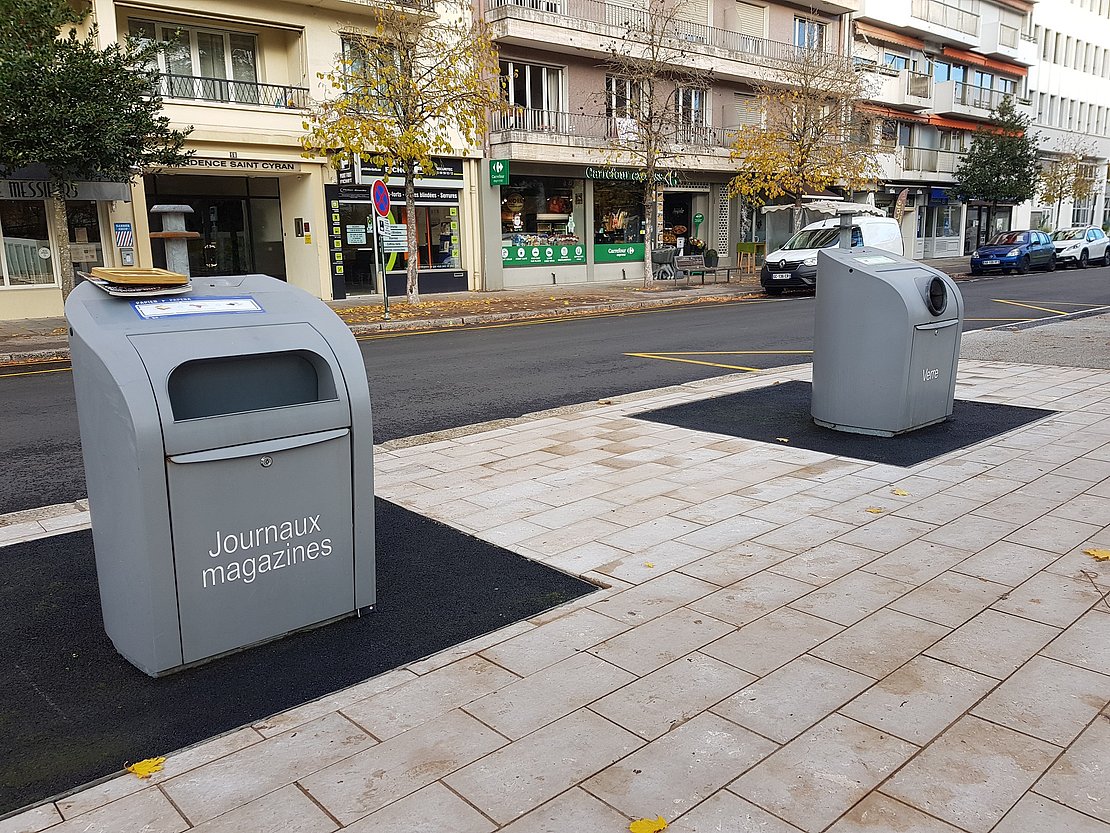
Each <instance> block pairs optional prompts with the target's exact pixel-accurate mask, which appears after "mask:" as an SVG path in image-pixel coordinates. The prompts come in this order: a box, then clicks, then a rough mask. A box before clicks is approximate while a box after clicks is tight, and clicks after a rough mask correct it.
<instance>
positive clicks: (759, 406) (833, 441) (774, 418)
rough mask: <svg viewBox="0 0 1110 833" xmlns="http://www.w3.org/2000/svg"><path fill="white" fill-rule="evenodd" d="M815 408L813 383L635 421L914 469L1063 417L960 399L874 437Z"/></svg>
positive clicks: (721, 398) (684, 406) (673, 407)
mask: <svg viewBox="0 0 1110 833" xmlns="http://www.w3.org/2000/svg"><path fill="white" fill-rule="evenodd" d="M809 408H810V384H809V383H808V382H783V383H782V384H778V385H768V386H767V387H763V388H753V389H752V390H746V391H741V392H740V393H733V394H729V395H728V396H718V397H715V398H713V399H702V400H699V401H697V402H687V403H685V404H682V405H671V406H669V407H666V408H660V409H658V410H655V411H644V412H642V413H638V414H631V416H634V417H636V418H638V419H646V420H649V421H651V422H659V423H662V424H664V425H675V426H678V427H679V428H688V429H690V430H692V431H708V432H710V433H713V434H724V435H726V436H729V437H739V438H741V439H745V440H755V441H756V442H762V443H769V444H771V445H778V446H782V445H787V446H789V447H791V448H804V449H807V450H808V451H820V452H822V453H824V454H833V455H835V456H837V457H851V458H853V459H856V460H868V461H870V462H873V463H885V464H888V465H891V466H901V467H906V466H914V465H917V464H918V463H923V462H924V461H926V460H930V459H932V458H933V457H938V456H940V455H941V454H947V453H948V452H950V451H956V450H958V449H961V448H966V447H967V446H969V445H974V444H975V443H978V442H982V441H983V440H989V439H990V438H991V437H996V436H998V435H999V434H1004V433H1006V432H1007V431H1011V430H1013V429H1014V428H1020V427H1021V426H1022V425H1027V424H1029V423H1030V422H1033V421H1035V420H1038V419H1042V418H1043V417H1046V416H1050V415H1051V414H1053V413H1055V411H1046V410H1042V409H1040V408H1022V407H1018V406H1015V405H1000V404H997V403H994V402H971V401H968V400H964V399H957V400H956V402H955V406H954V408H953V410H952V416H951V417H949V418H948V419H946V420H945V421H944V422H941V423H938V424H936V425H930V426H928V427H926V428H919V429H917V430H916V431H911V432H909V433H908V434H900V435H898V436H896V437H872V436H868V435H865V434H849V433H846V432H844V431H834V430H832V429H831V428H822V427H821V426H819V425H817V424H815V423H814V422H813V417H811V416H810V412H809ZM780 438H782V439H785V440H786V443H783V442H782V439H780Z"/></svg>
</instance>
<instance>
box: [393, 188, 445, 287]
mask: <svg viewBox="0 0 1110 833" xmlns="http://www.w3.org/2000/svg"><path fill="white" fill-rule="evenodd" d="M392 213H393V216H394V219H393V222H394V223H397V224H399V225H404V224H405V223H406V222H408V220H407V215H406V212H405V204H404V202H401V201H397V202H394V203H393V211H392ZM408 262H409V256H408V252H395V253H392V254H389V255H387V261H386V271H389V272H393V271H397V270H402V271H403V270H405V269H407V268H408ZM416 264H417V268H418V269H460V268H462V261H461V260H460V258H459V207H458V205H429V206H423V205H418V206H416Z"/></svg>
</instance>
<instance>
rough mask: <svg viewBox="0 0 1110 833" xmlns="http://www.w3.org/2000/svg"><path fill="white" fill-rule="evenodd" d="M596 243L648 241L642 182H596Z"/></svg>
mask: <svg viewBox="0 0 1110 833" xmlns="http://www.w3.org/2000/svg"><path fill="white" fill-rule="evenodd" d="M594 242H595V243H643V242H644V186H643V184H642V183H638V182H635V183H633V182H595V183H594Z"/></svg>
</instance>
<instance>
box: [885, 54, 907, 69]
mask: <svg viewBox="0 0 1110 833" xmlns="http://www.w3.org/2000/svg"><path fill="white" fill-rule="evenodd" d="M883 63H884V64H886V65H887V66H888V67H890V68H892V69H896V70H899V71H901V70H903V69H908V68H909V65H910V59H909V58H907V57H906V56H905V55H895V54H894V53H893V52H887V53H886V54H885V55H884V56H883Z"/></svg>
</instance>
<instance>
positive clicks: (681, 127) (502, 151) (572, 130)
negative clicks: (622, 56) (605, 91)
mask: <svg viewBox="0 0 1110 833" xmlns="http://www.w3.org/2000/svg"><path fill="white" fill-rule="evenodd" d="M636 135H637V127H636V123H635V122H634V121H633V120H632V119H622V118H611V117H608V116H594V115H586V114H584V113H564V112H561V111H556V110H530V109H524V108H516V109H514V110H512V111H510V112H507V113H499V114H497V115H495V116H494V118H493V122H492V124H491V125H490V145H491V147H492V148H493V157H494V158H496V159H518V160H522V161H535V162H571V163H579V164H593V165H597V164H604V163H606V162H615V163H618V164H626V162H623V161H621V160H620V159H619V158H611V157H619V155H620V152H619V150H618V148H617V146H618V144H619V143H623V144H628V145H633V144H634V143H635V141H636ZM735 135H736V131H735V130H733V129H725V128H719V127H702V126H698V125H688V124H676V125H673V126H672V127H671V128H670V130H669V131H668V135H667V137H666V138H667V140H668V141H669V146H668V148H667V151H668V153H669V154H673V155H674V157H675V158H674V161H673V162H672V161H671V160H668V165H669V166H671V167H676V168H683V167H700V168H708V169H711V170H713V169H719V170H733V169H734V168H735V165H734V164H733V163H731V162H730V160H729V147H730V146H731V145H732V141H733V139H734V138H735ZM627 164H635V160H632V159H629V160H628V161H627Z"/></svg>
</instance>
